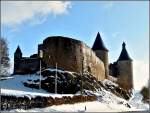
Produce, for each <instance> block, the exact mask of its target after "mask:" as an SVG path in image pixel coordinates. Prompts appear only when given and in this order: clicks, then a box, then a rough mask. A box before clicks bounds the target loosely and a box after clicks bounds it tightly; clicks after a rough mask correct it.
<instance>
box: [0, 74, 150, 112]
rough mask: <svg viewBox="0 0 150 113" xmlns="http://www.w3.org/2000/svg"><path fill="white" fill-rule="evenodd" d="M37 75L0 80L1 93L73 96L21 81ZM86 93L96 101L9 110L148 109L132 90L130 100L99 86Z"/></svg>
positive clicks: (108, 110) (29, 95)
mask: <svg viewBox="0 0 150 113" xmlns="http://www.w3.org/2000/svg"><path fill="white" fill-rule="evenodd" d="M38 78H39V75H15V76H12V77H11V78H9V79H6V80H1V81H0V86H1V95H15V96H18V97H20V96H28V97H30V98H34V97H35V96H51V97H62V96H73V94H53V93H49V92H46V91H45V90H42V89H40V90H38V89H32V88H28V87H25V86H24V85H23V84H22V83H23V82H24V81H27V80H30V79H32V80H37V79H38ZM42 79H44V78H42ZM103 83H104V84H109V85H114V86H115V85H116V86H117V84H115V83H113V82H111V81H109V80H105V81H103ZM85 92H86V94H88V95H96V96H97V101H93V102H84V103H76V104H63V105H58V106H50V107H46V108H35V109H29V110H23V109H14V110H11V111H15V112H35V111H36V112H84V110H85V106H86V111H87V112H100V111H103V112H113V111H115V112H118V111H141V110H148V109H149V106H148V105H147V104H144V103H143V102H142V96H141V94H140V93H138V92H136V91H134V90H133V95H132V98H131V99H130V100H128V101H127V100H125V99H123V98H120V97H118V96H116V95H114V94H113V93H111V92H110V91H109V90H106V89H105V88H101V90H97V91H95V92H93V91H89V90H85Z"/></svg>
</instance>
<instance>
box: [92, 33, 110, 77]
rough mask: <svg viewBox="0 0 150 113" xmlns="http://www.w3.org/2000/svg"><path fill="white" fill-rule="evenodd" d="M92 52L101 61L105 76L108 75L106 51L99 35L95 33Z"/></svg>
mask: <svg viewBox="0 0 150 113" xmlns="http://www.w3.org/2000/svg"><path fill="white" fill-rule="evenodd" d="M92 50H93V51H94V52H95V53H96V56H97V57H98V58H99V59H100V60H102V61H103V63H104V66H105V76H107V75H108V49H107V48H106V47H105V45H104V43H103V40H102V38H101V35H100V33H99V32H98V33H97V36H96V39H95V42H94V44H93V47H92Z"/></svg>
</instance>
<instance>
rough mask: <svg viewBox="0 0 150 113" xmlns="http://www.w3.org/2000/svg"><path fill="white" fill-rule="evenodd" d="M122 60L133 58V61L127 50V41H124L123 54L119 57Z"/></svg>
mask: <svg viewBox="0 0 150 113" xmlns="http://www.w3.org/2000/svg"><path fill="white" fill-rule="evenodd" d="M122 60H131V61H132V59H131V58H130V56H129V54H128V52H127V50H126V44H125V42H123V44H122V51H121V54H120V56H119V58H118V61H122Z"/></svg>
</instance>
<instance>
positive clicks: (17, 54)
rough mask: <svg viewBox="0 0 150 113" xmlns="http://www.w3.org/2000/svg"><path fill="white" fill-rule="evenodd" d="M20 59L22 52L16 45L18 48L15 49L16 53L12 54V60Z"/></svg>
mask: <svg viewBox="0 0 150 113" xmlns="http://www.w3.org/2000/svg"><path fill="white" fill-rule="evenodd" d="M20 58H22V52H21V49H20V47H19V45H18V47H17V49H16V51H15V53H14V59H20Z"/></svg>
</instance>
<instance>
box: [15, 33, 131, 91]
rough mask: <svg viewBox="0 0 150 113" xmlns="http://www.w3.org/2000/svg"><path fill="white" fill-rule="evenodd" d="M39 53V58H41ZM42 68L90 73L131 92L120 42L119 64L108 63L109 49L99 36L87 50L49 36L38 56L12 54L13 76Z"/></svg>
mask: <svg viewBox="0 0 150 113" xmlns="http://www.w3.org/2000/svg"><path fill="white" fill-rule="evenodd" d="M41 52H42V56H43V57H42V58H41V57H40V54H41ZM40 61H41V62H42V68H55V65H56V63H57V64H58V68H59V69H62V70H67V71H73V72H77V73H82V72H89V73H91V74H92V75H93V76H95V77H96V78H97V79H98V80H99V81H102V80H104V79H106V78H107V79H110V80H114V81H115V82H117V83H118V84H119V85H120V87H122V88H124V89H126V90H130V89H132V88H133V69H132V59H131V58H130V57H129V55H128V52H127V50H126V44H125V43H124V42H123V44H122V51H121V54H120V56H119V58H118V60H117V61H116V62H114V63H111V64H109V63H108V49H107V48H106V47H105V45H104V43H103V40H102V38H101V36H100V33H99V32H98V34H97V36H96V39H95V42H94V44H93V47H92V48H90V47H88V46H87V45H86V44H84V43H83V42H82V41H79V40H75V39H72V38H68V37H62V36H52V37H48V38H46V39H45V40H44V41H43V43H41V44H39V45H38V52H37V54H33V55H31V56H30V57H23V56H22V52H21V49H20V47H19V46H18V47H17V49H16V51H15V53H14V74H31V73H35V72H37V71H39V68H40Z"/></svg>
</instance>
